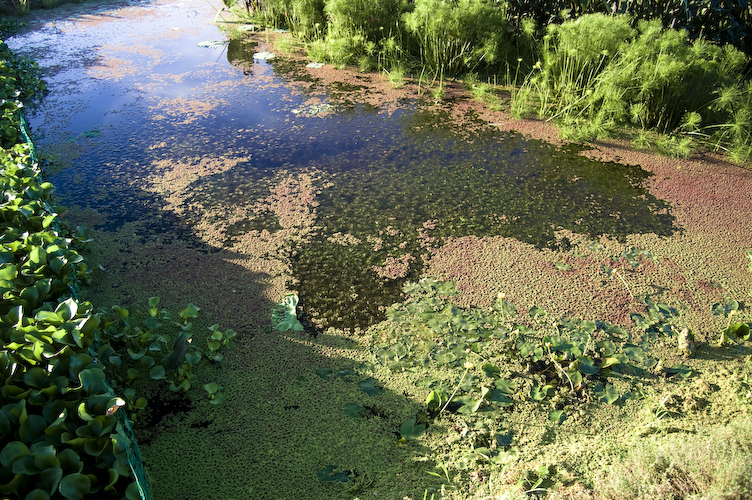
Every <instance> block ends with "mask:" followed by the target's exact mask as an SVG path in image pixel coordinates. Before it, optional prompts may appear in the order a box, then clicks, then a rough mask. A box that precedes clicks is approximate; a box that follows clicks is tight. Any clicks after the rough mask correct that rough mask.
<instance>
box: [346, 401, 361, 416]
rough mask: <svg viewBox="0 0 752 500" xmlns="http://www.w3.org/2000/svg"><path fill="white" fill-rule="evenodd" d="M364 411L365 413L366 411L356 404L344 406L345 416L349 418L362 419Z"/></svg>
mask: <svg viewBox="0 0 752 500" xmlns="http://www.w3.org/2000/svg"><path fill="white" fill-rule="evenodd" d="M364 411H366V409H365V408H364V407H362V406H360V405H359V404H358V403H347V404H346V405H345V414H347V416H348V417H350V418H363V415H362V413H363V412H364Z"/></svg>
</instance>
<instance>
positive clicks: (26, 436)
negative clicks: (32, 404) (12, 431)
mask: <svg viewBox="0 0 752 500" xmlns="http://www.w3.org/2000/svg"><path fill="white" fill-rule="evenodd" d="M46 428H47V420H45V418H44V417H43V416H41V415H34V414H32V415H28V416H27V418H26V420H24V422H23V423H22V424H21V427H20V428H19V430H18V437H20V438H21V441H23V442H24V443H27V444H28V445H31V444H32V443H33V442H35V441H37V439H38V438H39V436H42V435H43V434H44V430H45V429H46Z"/></svg>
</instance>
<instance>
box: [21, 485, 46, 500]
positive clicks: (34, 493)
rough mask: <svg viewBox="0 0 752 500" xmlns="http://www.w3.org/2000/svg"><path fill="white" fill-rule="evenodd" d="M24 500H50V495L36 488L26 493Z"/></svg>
mask: <svg viewBox="0 0 752 500" xmlns="http://www.w3.org/2000/svg"><path fill="white" fill-rule="evenodd" d="M24 500H50V495H49V494H48V493H47V492H46V491H44V490H40V489H39V488H37V489H34V490H31V491H30V492H29V493H27V494H26V496H25V497H24Z"/></svg>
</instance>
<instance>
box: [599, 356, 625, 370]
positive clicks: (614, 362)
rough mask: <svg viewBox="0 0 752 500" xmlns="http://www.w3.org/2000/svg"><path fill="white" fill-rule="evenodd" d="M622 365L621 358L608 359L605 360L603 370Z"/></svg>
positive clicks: (602, 365)
mask: <svg viewBox="0 0 752 500" xmlns="http://www.w3.org/2000/svg"><path fill="white" fill-rule="evenodd" d="M620 363H621V361H620V360H619V358H616V357H610V358H606V359H604V360H603V362H602V364H601V369H602V370H603V369H606V368H610V367H612V366H616V365H618V364H620Z"/></svg>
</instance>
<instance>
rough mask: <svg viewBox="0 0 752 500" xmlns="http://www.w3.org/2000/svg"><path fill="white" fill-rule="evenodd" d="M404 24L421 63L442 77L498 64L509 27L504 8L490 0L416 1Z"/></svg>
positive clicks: (406, 15) (405, 17) (405, 16)
mask: <svg viewBox="0 0 752 500" xmlns="http://www.w3.org/2000/svg"><path fill="white" fill-rule="evenodd" d="M404 23H405V26H406V28H407V30H408V31H409V33H410V34H411V35H412V36H413V37H414V39H415V41H416V43H417V46H418V47H419V53H420V61H421V64H422V65H423V66H424V67H426V68H428V69H429V70H430V71H431V72H432V73H434V74H435V75H441V76H454V75H456V74H457V73H458V72H459V71H461V70H463V69H464V70H468V71H473V70H475V68H477V67H478V66H479V65H481V64H484V65H493V64H495V63H497V60H498V59H499V57H500V55H501V54H502V50H503V48H504V34H505V32H506V28H507V21H506V18H505V15H504V10H503V9H502V8H499V6H498V5H497V4H496V3H495V2H489V1H487V0H459V1H457V2H453V1H446V0H416V2H415V8H414V10H413V11H412V12H409V13H407V14H405V15H404Z"/></svg>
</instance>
